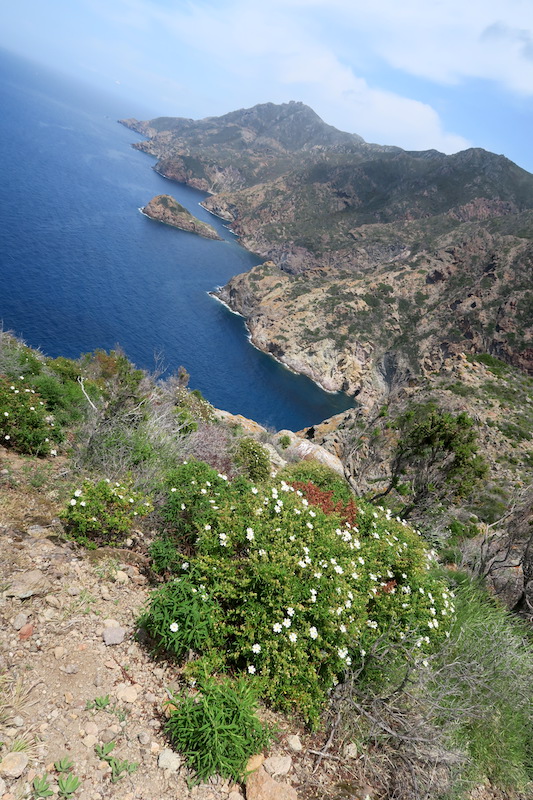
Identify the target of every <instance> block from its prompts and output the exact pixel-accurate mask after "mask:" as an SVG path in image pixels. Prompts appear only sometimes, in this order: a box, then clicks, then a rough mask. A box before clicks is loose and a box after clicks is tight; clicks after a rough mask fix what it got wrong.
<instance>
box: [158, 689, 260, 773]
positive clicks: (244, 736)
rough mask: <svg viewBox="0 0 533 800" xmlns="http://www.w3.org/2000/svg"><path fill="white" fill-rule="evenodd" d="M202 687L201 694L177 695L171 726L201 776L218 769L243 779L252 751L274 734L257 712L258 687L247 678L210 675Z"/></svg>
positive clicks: (168, 726) (175, 743) (175, 741)
mask: <svg viewBox="0 0 533 800" xmlns="http://www.w3.org/2000/svg"><path fill="white" fill-rule="evenodd" d="M198 689H199V694H198V695H196V696H195V697H189V696H187V695H186V694H185V693H182V694H180V695H175V696H174V697H173V699H172V700H171V701H170V703H169V705H170V708H171V709H172V712H171V715H170V718H169V720H168V722H167V724H166V725H165V731H166V733H167V734H168V736H169V738H170V741H171V743H172V746H173V747H174V748H175V749H176V750H178V751H179V752H180V753H183V755H184V756H185V758H186V759H187V763H188V765H189V767H190V768H191V769H193V770H194V771H195V772H196V775H197V777H198V779H199V780H200V781H207V780H208V778H210V777H211V776H212V775H215V774H218V775H221V776H222V777H223V778H231V779H232V780H234V781H239V780H241V779H242V776H243V775H244V771H245V767H246V762H247V761H248V759H249V758H250V756H252V755H254V754H255V753H257V752H259V751H260V750H261V748H263V747H264V746H265V745H267V744H268V742H269V740H270V733H269V731H268V729H267V727H266V726H265V725H263V724H262V723H261V722H260V720H259V719H258V717H257V714H256V702H257V696H256V692H255V691H254V689H253V688H252V686H251V685H250V684H249V683H248V682H247V681H246V680H244V679H242V678H241V679H239V680H236V681H232V680H230V679H227V678H226V679H223V680H220V681H217V680H215V679H213V678H207V677H205V676H204V677H203V678H201V679H200V680H199V681H198Z"/></svg>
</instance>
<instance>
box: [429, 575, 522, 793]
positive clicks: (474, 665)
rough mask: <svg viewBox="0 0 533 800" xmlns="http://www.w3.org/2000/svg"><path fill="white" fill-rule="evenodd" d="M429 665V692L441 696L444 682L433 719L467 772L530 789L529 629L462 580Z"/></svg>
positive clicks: (506, 786)
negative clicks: (446, 634)
mask: <svg viewBox="0 0 533 800" xmlns="http://www.w3.org/2000/svg"><path fill="white" fill-rule="evenodd" d="M433 666H434V682H433V684H432V685H431V686H430V687H429V689H430V695H431V693H432V694H433V695H434V696H439V697H441V696H442V694H443V688H442V687H443V682H444V685H445V687H446V692H445V702H442V700H440V701H439V708H438V719H439V720H440V724H441V725H442V726H443V727H444V728H445V729H447V730H448V732H449V735H450V737H451V739H452V742H453V744H455V745H457V744H459V745H460V746H462V747H464V748H465V749H466V751H467V753H468V754H469V756H470V759H471V763H470V771H471V773H472V776H471V777H472V778H473V779H474V780H480V779H483V778H489V780H490V781H491V782H492V783H493V784H494V785H496V786H498V787H500V788H501V789H504V790H506V789H510V788H513V787H514V788H519V790H521V791H527V789H528V788H529V790H531V787H532V786H533V747H532V743H531V730H532V728H533V703H532V687H533V647H532V643H531V632H530V631H528V630H527V629H526V627H525V626H523V625H522V624H521V622H520V621H519V620H518V619H517V618H516V617H513V616H512V615H511V614H510V613H509V612H508V611H507V610H506V609H505V608H504V607H503V606H501V605H500V604H499V603H498V602H497V601H496V600H494V598H492V597H490V596H489V595H487V593H486V592H485V591H484V590H483V589H482V588H481V587H478V586H475V585H472V584H470V583H469V582H463V585H462V586H460V588H459V589H458V590H457V597H456V618H455V620H454V624H453V627H452V630H451V636H450V640H449V644H448V646H447V647H446V648H445V649H444V650H443V651H442V653H441V654H439V655H438V656H437V657H436V660H435V662H434V665H433ZM528 796H529V795H528Z"/></svg>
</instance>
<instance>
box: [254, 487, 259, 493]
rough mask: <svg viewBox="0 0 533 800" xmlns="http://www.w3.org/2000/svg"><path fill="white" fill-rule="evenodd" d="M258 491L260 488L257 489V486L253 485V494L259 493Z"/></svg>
mask: <svg viewBox="0 0 533 800" xmlns="http://www.w3.org/2000/svg"><path fill="white" fill-rule="evenodd" d="M258 491H259V490H258V489H256V487H255V486H252V494H257V493H258Z"/></svg>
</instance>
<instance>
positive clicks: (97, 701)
mask: <svg viewBox="0 0 533 800" xmlns="http://www.w3.org/2000/svg"><path fill="white" fill-rule="evenodd" d="M110 703H111V700H110V699H109V695H108V694H106V695H104V696H103V697H95V698H94V700H87V704H86V706H85V710H86V711H90V710H91V709H96V711H103V710H104V709H105V708H107V707H108V705H109V704H110Z"/></svg>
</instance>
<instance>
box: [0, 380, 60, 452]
mask: <svg viewBox="0 0 533 800" xmlns="http://www.w3.org/2000/svg"><path fill="white" fill-rule="evenodd" d="M57 439H58V432H57V430H56V429H55V426H54V423H53V421H52V420H51V419H50V418H49V416H48V412H47V409H46V406H45V403H44V401H43V400H41V398H40V397H39V395H38V394H37V393H36V391H35V390H34V389H32V388H31V387H30V386H28V385H27V383H26V382H25V380H24V378H23V377H22V376H20V377H19V378H18V379H17V380H13V381H12V380H10V379H8V378H5V377H1V376H0V441H1V442H2V444H3V445H4V447H11V448H13V449H14V450H16V451H17V452H19V453H27V454H29V455H35V456H45V455H50V454H52V455H54V454H55V449H54V447H53V443H54V441H55V440H57Z"/></svg>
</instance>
